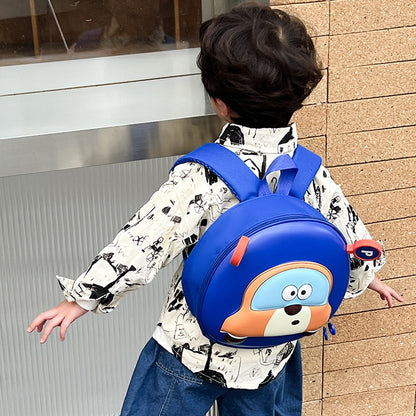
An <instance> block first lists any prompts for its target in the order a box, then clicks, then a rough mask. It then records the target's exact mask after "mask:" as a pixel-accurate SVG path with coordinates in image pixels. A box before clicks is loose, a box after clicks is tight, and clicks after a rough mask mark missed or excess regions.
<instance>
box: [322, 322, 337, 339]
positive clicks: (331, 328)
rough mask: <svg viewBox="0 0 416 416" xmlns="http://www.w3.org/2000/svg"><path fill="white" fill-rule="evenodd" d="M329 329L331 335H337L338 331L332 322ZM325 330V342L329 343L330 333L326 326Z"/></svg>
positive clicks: (329, 323)
mask: <svg viewBox="0 0 416 416" xmlns="http://www.w3.org/2000/svg"><path fill="white" fill-rule="evenodd" d="M328 329H329V332H330V333H331V335H336V333H337V331H336V329H335V325H334V324H333V323H332V322H331V321H329V322H328ZM323 330H324V337H325V340H326V341H328V340H329V336H328V331H327V329H326V327H325V326H324V327H323Z"/></svg>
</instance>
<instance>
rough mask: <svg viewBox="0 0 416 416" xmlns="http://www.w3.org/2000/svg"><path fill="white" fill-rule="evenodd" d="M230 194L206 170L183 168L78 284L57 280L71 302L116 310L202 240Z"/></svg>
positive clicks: (103, 252)
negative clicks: (210, 217) (126, 296)
mask: <svg viewBox="0 0 416 416" xmlns="http://www.w3.org/2000/svg"><path fill="white" fill-rule="evenodd" d="M207 172H208V173H207ZM227 192H230V191H229V190H228V189H227V188H226V187H225V185H224V184H223V182H222V181H221V180H218V179H217V178H216V177H215V178H214V177H213V176H212V175H209V171H207V170H206V169H205V168H204V167H202V166H200V165H198V164H194V163H185V164H182V165H178V166H177V167H175V169H174V170H173V171H172V172H171V173H170V175H169V179H168V180H167V181H166V182H165V183H164V184H163V185H162V186H161V188H160V189H159V190H158V191H157V192H156V193H155V194H153V196H152V197H151V198H150V200H149V201H148V202H147V203H146V204H145V205H144V206H143V207H142V208H141V209H140V210H139V211H138V212H136V213H135V214H134V215H133V217H132V218H131V219H130V220H129V221H128V222H127V224H126V225H125V226H124V227H123V228H122V229H121V230H120V232H119V233H118V234H117V236H116V237H115V239H114V240H113V242H112V243H110V244H109V245H108V246H107V247H105V248H104V249H102V250H101V252H100V253H99V254H98V255H97V257H96V258H95V259H94V260H93V262H92V263H91V265H90V266H89V268H88V269H87V271H86V272H84V273H82V274H81V275H80V276H79V277H78V279H76V280H75V281H74V280H71V279H68V278H65V277H60V276H57V278H58V281H59V283H60V286H61V289H62V290H63V293H64V295H65V298H66V299H67V300H68V301H70V302H74V301H75V302H77V303H78V304H79V305H80V306H82V307H83V308H85V309H87V310H92V311H95V312H109V311H111V310H112V309H114V308H115V307H116V305H117V304H118V303H119V301H120V299H121V298H122V297H123V295H124V294H125V293H126V292H127V291H130V290H133V289H136V288H137V287H140V286H143V285H146V284H148V283H149V282H150V281H151V280H152V279H153V278H154V277H155V275H156V274H157V272H158V271H159V270H160V269H161V268H162V267H163V266H165V265H166V264H168V263H169V262H170V261H171V260H173V259H174V258H175V257H176V256H177V255H178V254H180V253H181V252H182V250H183V249H184V248H186V247H187V246H190V245H192V244H194V243H195V242H196V241H197V240H198V239H199V237H200V234H201V232H202V231H203V229H204V223H205V222H206V216H207V213H209V212H210V210H211V211H218V212H216V213H212V215H214V216H217V215H219V214H220V211H221V198H219V197H218V195H221V194H222V195H224V194H226V193H227ZM214 202H215V203H214ZM213 206H215V209H214V210H213V209H212V207H213Z"/></svg>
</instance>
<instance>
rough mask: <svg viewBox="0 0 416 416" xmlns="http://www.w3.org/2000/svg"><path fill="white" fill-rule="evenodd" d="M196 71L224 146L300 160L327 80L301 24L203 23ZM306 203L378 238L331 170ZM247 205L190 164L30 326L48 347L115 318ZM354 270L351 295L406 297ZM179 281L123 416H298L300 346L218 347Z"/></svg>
mask: <svg viewBox="0 0 416 416" xmlns="http://www.w3.org/2000/svg"><path fill="white" fill-rule="evenodd" d="M200 39H201V53H200V56H199V58H198V65H199V67H200V69H201V73H202V81H203V83H204V86H205V88H206V90H207V92H208V94H209V95H210V97H211V102H212V105H213V108H214V110H215V112H216V113H217V114H218V116H219V117H221V118H222V119H223V120H224V121H226V122H227V123H228V124H227V125H226V126H225V127H224V129H223V131H222V132H221V134H220V136H219V138H218V140H217V142H218V143H220V144H222V145H223V146H225V147H227V148H228V149H230V150H232V151H233V152H234V153H236V154H237V155H238V156H239V157H240V158H241V159H243V161H244V162H245V163H246V164H247V165H249V166H250V168H251V169H252V170H253V171H254V172H255V173H256V174H257V175H258V176H259V177H262V176H263V175H264V173H265V171H266V169H267V167H268V166H269V164H270V163H271V162H272V161H273V160H274V159H275V158H276V157H277V156H278V155H280V154H285V153H286V154H293V151H294V150H295V148H296V146H297V135H296V127H295V125H294V124H289V122H290V119H291V117H292V115H293V113H294V112H295V111H296V110H298V109H299V108H301V106H302V102H303V101H304V99H305V98H306V97H307V96H308V95H309V94H310V92H311V91H312V90H313V88H314V87H315V86H316V85H317V84H318V82H319V81H320V79H321V71H320V68H319V65H318V63H317V58H316V53H315V48H314V45H313V43H312V40H311V38H310V37H309V35H308V34H307V32H306V29H305V26H304V25H303V23H302V22H301V21H300V20H298V19H297V18H295V17H291V16H289V15H287V14H286V13H284V12H282V11H278V10H276V11H272V10H271V9H270V8H268V7H263V6H259V5H256V4H253V3H250V4H246V5H244V6H240V7H237V8H235V9H233V10H232V11H231V12H229V13H226V14H224V15H221V16H218V17H216V18H214V19H211V20H209V21H207V22H205V23H204V24H203V25H202V27H201V32H200ZM305 201H306V202H307V203H308V204H310V205H311V206H313V207H315V208H316V209H318V210H319V211H320V212H321V213H322V214H323V215H324V216H325V217H326V218H328V220H329V221H331V222H332V223H334V224H335V225H336V226H337V227H338V228H339V229H340V230H341V232H342V233H343V234H344V236H345V238H346V239H347V241H348V242H354V241H356V240H358V239H362V238H369V234H368V232H367V230H366V228H365V226H364V224H363V223H362V221H361V220H360V219H359V218H358V216H357V214H356V213H355V211H354V210H353V208H352V207H351V206H350V205H349V203H348V202H347V200H346V199H345V197H344V195H343V194H342V192H341V190H340V188H339V187H338V186H337V185H336V184H335V183H334V182H333V180H332V178H331V177H330V175H329V173H328V171H327V170H326V169H325V168H324V167H321V168H320V170H319V171H318V173H317V175H316V177H315V179H314V181H313V183H312V184H311V185H310V187H309V189H308V192H307V194H306V195H305ZM236 203H238V201H237V199H236V198H235V196H234V195H233V194H232V192H231V191H230V190H229V189H228V188H227V186H226V185H225V184H224V183H223V182H222V181H221V180H220V179H219V178H218V177H216V175H214V174H213V173H212V172H210V171H209V170H207V169H206V168H204V167H203V166H201V165H198V164H196V163H185V164H182V165H178V166H176V167H175V169H174V170H173V171H172V172H171V173H170V176H169V179H168V180H167V182H166V183H165V184H163V185H162V187H161V188H160V189H159V191H157V192H156V193H155V194H154V195H153V196H152V198H151V199H150V200H149V202H148V203H147V204H146V205H145V206H144V207H142V208H141V209H140V210H139V211H138V212H137V213H136V214H135V215H134V216H133V217H132V218H131V220H130V221H129V222H128V223H127V224H126V226H125V227H124V228H123V229H122V230H121V231H120V232H119V234H118V235H117V236H116V238H115V240H114V241H113V242H112V243H111V244H109V245H108V246H107V247H106V248H104V249H103V250H102V251H101V252H100V254H99V255H98V256H97V257H96V258H95V259H94V261H93V263H92V264H91V266H90V267H89V268H88V270H87V271H86V272H85V273H83V274H82V275H81V276H80V277H79V278H78V279H77V280H76V281H72V280H69V279H66V278H59V281H60V284H61V287H62V289H63V291H64V294H65V297H66V300H65V301H64V302H63V303H61V304H60V305H59V306H57V307H56V308H54V309H51V310H49V311H47V312H44V313H42V314H40V315H39V316H38V317H37V318H35V320H34V321H33V322H32V323H31V325H30V326H29V328H28V331H29V332H32V331H33V330H34V329H35V328H37V330H38V331H39V332H41V331H42V330H43V327H44V325H45V324H46V323H47V321H49V322H48V323H47V325H46V327H45V329H44V332H43V335H42V337H41V343H44V342H45V341H46V340H47V338H48V337H49V335H50V333H51V331H52V330H53V328H55V327H57V326H60V327H61V328H60V335H61V339H62V340H64V338H65V334H66V331H67V329H68V327H69V325H70V324H71V323H72V322H73V321H74V320H75V319H77V318H79V317H80V316H82V315H84V314H85V313H87V311H96V312H109V311H111V310H112V309H114V308H115V307H116V305H117V304H118V303H119V301H120V299H121V298H122V296H123V295H124V293H125V292H127V291H129V290H132V289H135V288H138V287H140V286H143V285H145V284H147V283H149V282H150V281H151V280H152V279H153V278H154V276H155V275H156V273H157V272H158V270H159V269H161V268H162V267H163V266H165V265H166V264H167V263H169V262H170V261H171V260H172V259H173V258H175V257H176V256H177V255H179V254H181V253H182V252H183V251H184V250H185V251H186V250H189V249H190V248H191V247H192V245H193V244H195V243H196V242H197V241H198V239H199V238H200V237H201V235H202V234H203V233H204V232H205V231H206V229H207V228H208V227H209V226H210V225H211V224H212V223H213V221H214V220H215V219H216V218H218V217H219V216H220V215H221V214H222V213H223V212H224V211H226V210H227V209H229V208H230V207H232V206H233V205H235V204H236ZM383 261H384V260H382V261H379V262H378V264H377V265H375V264H370V265H363V264H362V263H361V262H356V263H353V264H352V271H351V277H350V283H349V287H348V293H347V297H354V296H356V295H358V294H361V293H362V292H363V291H364V290H365V289H366V288H367V287H370V288H371V289H373V290H375V291H377V292H378V293H379V294H380V296H381V298H382V299H386V300H387V302H388V305H389V306H392V299H393V298H395V299H397V300H399V301H401V300H402V299H401V297H400V296H399V295H398V294H397V293H396V292H395V291H394V290H393V289H391V288H390V287H389V286H387V285H385V284H384V283H382V282H381V281H380V280H378V279H377V278H375V277H374V273H375V271H376V270H377V269H378V268H380V267H381V266H382V263H383ZM182 266H183V265H181V266H180V268H179V270H178V271H177V273H176V274H175V276H174V277H173V280H172V284H171V288H170V290H169V293H168V295H167V299H166V301H165V304H164V306H163V309H162V313H161V317H160V320H159V322H158V324H157V326H156V329H155V331H154V334H153V337H152V339H151V340H150V341H149V343H148V344H147V345H146V347H145V348H144V350H143V351H142V354H141V356H140V358H139V361H138V363H137V366H136V369H135V371H134V374H133V376H132V380H131V383H130V386H129V390H128V392H127V395H126V398H125V401H124V405H123V409H122V415H124V416H126V415H146V416H153V415H169V416H175V415H178V416H179V415H180V416H184V415H192V416H198V415H201V416H203V415H205V414H206V412H207V411H208V410H209V408H210V407H211V406H212V404H213V403H214V401H215V400H217V403H218V408H219V412H220V415H221V416H230V415H238V416H245V415H247V416H248V415H250V416H252V415H256V416H262V415H264V416H266V415H267V416H272V415H279V416H296V415H299V416H300V415H301V408H302V370H301V358H300V345H299V342H296V341H294V342H288V343H285V344H283V345H278V346H275V347H272V348H264V349H241V348H240V349H238V348H231V347H225V346H222V345H218V344H215V343H213V342H210V341H209V340H208V339H207V338H205V337H204V336H203V334H202V333H201V330H200V328H199V325H198V322H197V321H196V319H195V317H194V316H193V315H192V314H191V313H190V311H189V309H188V306H187V303H186V300H185V298H184V295H183V290H182V284H181V271H182Z"/></svg>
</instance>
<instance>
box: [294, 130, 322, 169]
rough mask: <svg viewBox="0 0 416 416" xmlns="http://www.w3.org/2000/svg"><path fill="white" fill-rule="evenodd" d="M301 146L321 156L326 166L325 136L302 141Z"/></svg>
mask: <svg viewBox="0 0 416 416" xmlns="http://www.w3.org/2000/svg"><path fill="white" fill-rule="evenodd" d="M299 144H301V145H302V146H304V147H306V148H307V149H309V150H311V151H312V152H315V153H316V154H318V155H319V156H321V158H322V161H323V163H324V165H325V164H326V138H325V136H321V137H314V138H311V139H301V140H299Z"/></svg>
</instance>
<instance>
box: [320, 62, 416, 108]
mask: <svg viewBox="0 0 416 416" xmlns="http://www.w3.org/2000/svg"><path fill="white" fill-rule="evenodd" d="M415 92H416V60H415V61H410V62H395V63H389V64H384V65H376V66H363V67H358V68H343V69H334V70H332V69H331V71H330V74H329V90H328V101H330V102H337V101H347V100H357V99H361V98H372V97H380V96H387V95H399V94H407V93H415ZM322 94H323V92H321V95H322ZM321 95H319V96H318V95H317V97H316V99H318V98H321Z"/></svg>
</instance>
